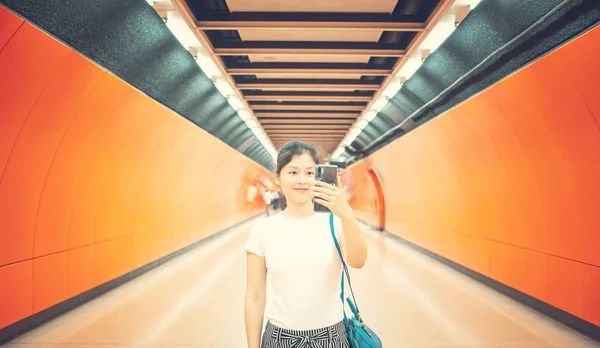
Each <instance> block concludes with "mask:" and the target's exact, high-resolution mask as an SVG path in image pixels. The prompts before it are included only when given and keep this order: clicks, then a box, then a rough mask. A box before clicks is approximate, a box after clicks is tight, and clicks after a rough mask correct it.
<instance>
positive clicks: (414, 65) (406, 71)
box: [398, 54, 423, 80]
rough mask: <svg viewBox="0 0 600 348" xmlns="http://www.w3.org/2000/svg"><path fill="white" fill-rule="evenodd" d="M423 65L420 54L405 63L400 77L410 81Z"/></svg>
mask: <svg viewBox="0 0 600 348" xmlns="http://www.w3.org/2000/svg"><path fill="white" fill-rule="evenodd" d="M422 64H423V62H422V61H421V55H420V54H419V55H415V56H412V57H410V58H409V59H408V60H407V61H406V63H404V65H403V66H402V68H401V69H400V72H399V73H398V75H399V76H402V77H404V78H406V79H407V80H408V79H410V77H411V76H413V74H414V73H415V72H416V71H417V70H419V68H420V67H421V65H422Z"/></svg>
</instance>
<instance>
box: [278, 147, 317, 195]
mask: <svg viewBox="0 0 600 348" xmlns="http://www.w3.org/2000/svg"><path fill="white" fill-rule="evenodd" d="M315 170H316V163H315V161H314V160H313V159H312V157H311V156H310V155H309V154H306V153H303V154H301V155H297V156H294V158H292V160H291V161H290V163H288V164H287V165H286V166H285V167H283V168H282V169H281V173H279V180H278V181H279V185H280V186H281V191H283V194H284V195H285V199H286V200H287V201H288V202H294V203H296V204H304V203H306V202H307V201H310V200H311V198H312V195H311V193H310V187H311V186H312V185H314V182H315Z"/></svg>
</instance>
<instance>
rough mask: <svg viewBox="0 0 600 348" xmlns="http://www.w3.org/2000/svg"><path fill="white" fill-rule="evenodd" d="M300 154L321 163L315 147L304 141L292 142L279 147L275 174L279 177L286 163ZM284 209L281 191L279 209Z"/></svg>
mask: <svg viewBox="0 0 600 348" xmlns="http://www.w3.org/2000/svg"><path fill="white" fill-rule="evenodd" d="M302 154H308V155H310V157H312V159H313V160H314V161H315V163H317V164H319V163H321V152H320V151H319V149H318V148H317V147H316V146H315V145H313V144H311V143H307V142H304V141H299V140H293V141H290V142H288V143H286V144H285V145H283V146H282V147H281V149H279V152H278V153H277V168H276V169H275V174H277V176H278V177H279V175H280V174H281V170H282V169H283V167H285V166H286V165H288V163H290V162H291V161H292V159H293V158H294V157H296V156H298V155H302ZM286 207H287V201H286V199H285V195H284V194H283V191H282V192H281V208H282V209H285V208H286Z"/></svg>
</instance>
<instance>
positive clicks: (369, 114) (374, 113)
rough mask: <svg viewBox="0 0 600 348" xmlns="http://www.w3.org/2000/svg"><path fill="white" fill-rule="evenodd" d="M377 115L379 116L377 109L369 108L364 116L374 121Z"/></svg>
mask: <svg viewBox="0 0 600 348" xmlns="http://www.w3.org/2000/svg"><path fill="white" fill-rule="evenodd" d="M375 117H377V111H375V110H369V111H367V112H366V113H365V115H364V116H363V118H364V119H365V120H367V121H369V122H371V121H373V120H374V119H375Z"/></svg>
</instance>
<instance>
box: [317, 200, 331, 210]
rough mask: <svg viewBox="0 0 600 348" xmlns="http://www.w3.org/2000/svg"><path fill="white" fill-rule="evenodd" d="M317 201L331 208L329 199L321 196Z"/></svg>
mask: <svg viewBox="0 0 600 348" xmlns="http://www.w3.org/2000/svg"><path fill="white" fill-rule="evenodd" d="M315 202H317V203H319V204H320V205H324V206H326V207H327V208H331V203H329V202H328V201H326V200H323V199H321V198H315Z"/></svg>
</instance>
